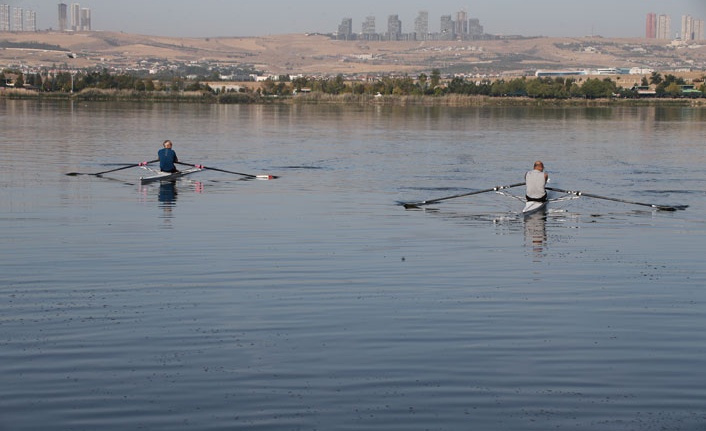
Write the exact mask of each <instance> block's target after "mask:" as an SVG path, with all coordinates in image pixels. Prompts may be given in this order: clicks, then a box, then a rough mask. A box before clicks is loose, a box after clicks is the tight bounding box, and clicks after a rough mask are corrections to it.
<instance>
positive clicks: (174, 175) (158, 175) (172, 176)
mask: <svg viewBox="0 0 706 431" xmlns="http://www.w3.org/2000/svg"><path fill="white" fill-rule="evenodd" d="M150 171H151V172H153V174H152V175H149V176H145V177H140V184H149V183H154V182H157V181H175V180H178V179H179V178H181V177H185V176H186V175H190V174H193V173H196V172H199V171H201V169H199V168H191V169H186V170H183V171H179V172H162V171H152V170H151V169H150Z"/></svg>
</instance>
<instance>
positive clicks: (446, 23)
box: [439, 15, 454, 40]
mask: <svg viewBox="0 0 706 431" xmlns="http://www.w3.org/2000/svg"><path fill="white" fill-rule="evenodd" d="M439 31H440V33H441V40H453V39H454V21H453V19H451V15H441V25H440V28H439Z"/></svg>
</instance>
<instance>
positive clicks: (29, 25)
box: [25, 10, 37, 31]
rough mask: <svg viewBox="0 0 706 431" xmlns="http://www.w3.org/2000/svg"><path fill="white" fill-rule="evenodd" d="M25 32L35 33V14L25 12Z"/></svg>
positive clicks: (31, 11)
mask: <svg viewBox="0 0 706 431" xmlns="http://www.w3.org/2000/svg"><path fill="white" fill-rule="evenodd" d="M25 31H37V12H35V11H33V10H27V11H25Z"/></svg>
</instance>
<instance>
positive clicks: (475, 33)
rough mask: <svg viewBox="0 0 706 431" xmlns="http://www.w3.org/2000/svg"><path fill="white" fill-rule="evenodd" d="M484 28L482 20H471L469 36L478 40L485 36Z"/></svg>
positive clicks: (469, 22) (469, 21)
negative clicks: (481, 23)
mask: <svg viewBox="0 0 706 431" xmlns="http://www.w3.org/2000/svg"><path fill="white" fill-rule="evenodd" d="M483 33H484V31H483V26H482V25H480V20H479V19H478V18H471V19H469V20H468V35H469V36H471V37H473V38H478V37H481V36H483Z"/></svg>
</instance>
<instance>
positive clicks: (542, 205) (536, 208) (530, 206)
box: [522, 201, 547, 217]
mask: <svg viewBox="0 0 706 431" xmlns="http://www.w3.org/2000/svg"><path fill="white" fill-rule="evenodd" d="M546 208H547V202H546V201H545V202H537V201H527V202H526V203H525V207H524V208H523V209H522V215H523V216H525V217H527V216H529V215H532V214H536V213H538V212H540V211H544V210H545V209H546Z"/></svg>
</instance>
